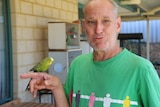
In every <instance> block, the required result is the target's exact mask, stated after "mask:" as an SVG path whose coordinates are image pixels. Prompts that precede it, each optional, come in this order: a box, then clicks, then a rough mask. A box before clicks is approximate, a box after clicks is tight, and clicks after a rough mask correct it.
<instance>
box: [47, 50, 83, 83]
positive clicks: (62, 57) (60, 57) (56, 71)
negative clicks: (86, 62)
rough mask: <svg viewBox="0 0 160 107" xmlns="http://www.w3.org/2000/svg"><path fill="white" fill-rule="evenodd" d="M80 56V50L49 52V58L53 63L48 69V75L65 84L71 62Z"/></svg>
mask: <svg viewBox="0 0 160 107" xmlns="http://www.w3.org/2000/svg"><path fill="white" fill-rule="evenodd" d="M81 54H82V50H81V49H71V50H67V51H50V52H49V54H48V55H49V56H50V57H52V58H54V63H53V64H52V65H51V67H50V68H49V74H51V75H55V76H57V77H59V78H60V80H61V81H62V83H65V80H66V76H67V73H68V68H69V66H70V64H71V62H72V60H73V59H74V58H75V57H76V56H78V55H81Z"/></svg>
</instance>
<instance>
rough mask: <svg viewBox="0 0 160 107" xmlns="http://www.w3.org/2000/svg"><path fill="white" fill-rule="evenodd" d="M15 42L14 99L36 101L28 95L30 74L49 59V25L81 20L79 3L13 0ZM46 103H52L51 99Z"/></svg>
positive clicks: (72, 0)
mask: <svg viewBox="0 0 160 107" xmlns="http://www.w3.org/2000/svg"><path fill="white" fill-rule="evenodd" d="M10 4H11V24H12V38H13V68H14V70H13V71H14V73H13V74H14V98H21V100H22V101H34V100H36V101H37V99H34V100H33V98H32V96H31V94H30V93H29V92H27V91H24V90H25V88H26V85H27V83H28V81H29V80H28V79H26V80H22V79H20V78H19V75H20V74H23V73H26V72H28V71H29V69H30V68H31V67H33V66H34V65H35V64H36V63H37V62H38V61H39V60H41V59H42V58H44V57H45V56H47V55H48V35H47V23H48V21H67V22H72V21H74V20H77V19H78V1H77V0H10ZM44 100H46V101H47V100H48V99H47V97H46V98H44Z"/></svg>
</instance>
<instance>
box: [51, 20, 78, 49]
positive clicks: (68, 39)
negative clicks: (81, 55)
mask: <svg viewBox="0 0 160 107" xmlns="http://www.w3.org/2000/svg"><path fill="white" fill-rule="evenodd" d="M79 29H80V28H79V24H77V23H66V22H48V47H49V49H51V50H67V49H72V48H80V30H79Z"/></svg>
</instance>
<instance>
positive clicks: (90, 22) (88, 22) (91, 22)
mask: <svg viewBox="0 0 160 107" xmlns="http://www.w3.org/2000/svg"><path fill="white" fill-rule="evenodd" d="M87 24H89V25H93V24H96V22H95V21H87Z"/></svg>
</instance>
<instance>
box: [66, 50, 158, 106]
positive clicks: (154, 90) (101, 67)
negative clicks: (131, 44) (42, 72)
mask: <svg viewBox="0 0 160 107" xmlns="http://www.w3.org/2000/svg"><path fill="white" fill-rule="evenodd" d="M64 90H65V93H66V96H67V98H68V100H72V107H160V79H159V77H158V75H157V72H156V70H155V69H154V66H153V65H152V64H151V63H150V62H149V61H148V60H146V59H144V58H142V57H139V56H138V55H135V54H133V53H131V52H129V51H128V50H127V49H123V51H122V52H121V53H119V54H118V55H116V56H114V57H112V58H110V59H108V60H105V61H93V53H90V54H84V55H81V56H78V57H77V58H76V59H75V60H74V61H73V62H72V64H71V66H70V69H69V72H68V77H67V80H66V83H65V86H64ZM71 92H73V93H72V94H71ZM70 94H71V96H72V97H73V98H71V97H69V96H70ZM78 97H79V99H78Z"/></svg>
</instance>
